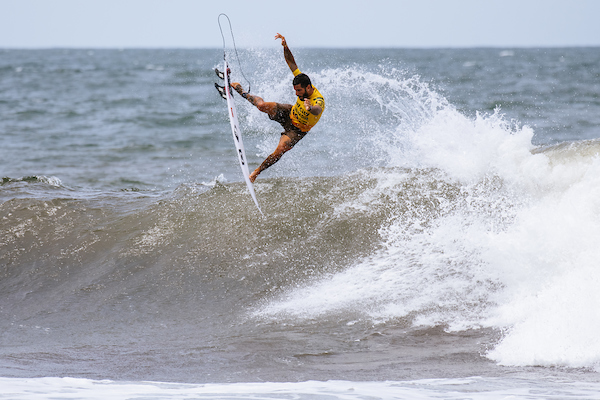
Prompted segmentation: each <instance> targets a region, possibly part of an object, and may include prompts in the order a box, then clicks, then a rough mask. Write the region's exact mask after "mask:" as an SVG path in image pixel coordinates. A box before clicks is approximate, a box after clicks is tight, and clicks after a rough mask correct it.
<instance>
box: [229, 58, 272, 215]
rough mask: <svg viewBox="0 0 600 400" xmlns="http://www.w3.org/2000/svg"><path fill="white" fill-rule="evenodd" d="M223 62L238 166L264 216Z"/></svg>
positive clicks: (257, 206)
mask: <svg viewBox="0 0 600 400" xmlns="http://www.w3.org/2000/svg"><path fill="white" fill-rule="evenodd" d="M224 64H225V69H224V70H223V75H224V79H225V93H226V95H227V108H228V111H229V112H228V114H229V122H230V124H231V132H232V133H233V142H234V143H235V149H236V152H237V155H238V160H239V162H240V167H241V168H242V175H244V180H245V181H246V186H248V190H250V195H251V196H252V200H254V204H256V208H258V211H260V213H261V214H262V216H264V214H263V212H262V210H261V209H260V206H259V205H258V200H256V194H255V193H254V185H253V184H252V182H250V171H249V170H248V163H247V161H246V152H245V151H244V142H243V141H242V131H241V129H240V123H239V122H238V118H237V111H236V109H235V102H234V100H233V93H231V88H230V87H229V74H228V73H227V72H228V71H229V66H228V65H227V61H225V62H224Z"/></svg>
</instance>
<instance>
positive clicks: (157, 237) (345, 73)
mask: <svg viewBox="0 0 600 400" xmlns="http://www.w3.org/2000/svg"><path fill="white" fill-rule="evenodd" d="M292 50H293V52H294V55H295V57H296V61H297V62H298V64H299V66H300V68H301V70H302V71H303V72H306V73H307V74H309V76H311V79H312V80H313V82H314V84H315V85H316V86H317V87H318V88H319V90H320V91H321V93H322V94H323V95H324V96H325V98H326V101H327V108H326V110H325V114H324V115H323V117H322V118H321V121H320V122H319V124H318V125H317V126H316V127H315V128H314V129H313V130H312V131H311V132H310V134H309V135H307V136H306V137H305V138H304V139H303V140H302V141H301V142H300V143H299V144H298V145H297V146H296V147H295V148H294V149H293V150H292V151H290V152H288V153H287V154H286V155H285V156H284V157H283V158H282V160H281V161H280V162H279V163H277V164H276V165H274V166H273V167H271V168H270V169H268V170H266V171H265V172H263V173H262V174H261V175H260V176H259V178H258V179H257V181H256V183H255V190H256V193H257V197H258V201H259V203H260V205H261V208H262V210H263V212H264V214H265V217H263V216H261V215H260V213H259V212H258V210H257V209H256V207H255V206H254V204H253V202H252V199H251V197H250V194H249V192H248V190H247V189H246V186H245V184H244V182H243V177H242V176H241V172H240V169H239V165H238V163H237V157H236V154H235V152H234V146H233V140H232V137H231V132H230V128H229V122H228V120H227V112H226V103H225V101H224V100H223V99H221V98H220V97H219V95H218V94H217V92H216V91H215V89H214V82H217V81H218V78H217V77H216V75H215V74H214V71H213V69H214V68H215V67H219V66H220V65H221V64H222V59H223V52H222V51H220V50H206V49H205V50H132V49H125V50H117V49H115V50H98V49H94V50H87V49H68V50H67V49H64V50H63V49H52V50H14V49H11V50H0V160H1V161H0V177H1V178H2V181H0V399H72V398H90V399H93V398H99V399H100V398H114V399H159V398H160V399H164V398H194V399H196V398H222V399H225V398H226V399H263V398H264V399H267V398H268V399H273V398H281V399H292V398H293V399H329V398H332V399H333V398H339V399H364V398H384V399H417V398H422V399H435V398H449V399H464V398H472V399H491V398H523V399H534V398H536V399H537V398H540V399H542V398H543V399H565V398H577V399H579V398H600V336H599V335H598V332H600V291H599V290H598V287H599V286H600V269H599V268H598V265H599V262H600V246H598V242H599V241H600V156H599V153H600V48H556V49H554V48H547V49H452V50H449V49H446V50H436V49H429V50H402V49H363V50H355V49H336V50H327V49H292ZM239 55H240V59H239V64H238V60H236V58H235V54H234V53H228V59H229V61H230V65H231V66H232V68H233V76H232V78H233V80H237V81H240V82H241V83H242V84H243V85H244V86H245V87H246V88H248V85H250V90H251V92H252V93H255V94H258V95H260V96H261V97H263V98H265V99H266V100H273V101H278V102H288V103H289V102H292V101H294V98H293V95H294V93H293V91H292V87H291V74H290V72H289V70H288V69H287V66H286V65H285V62H284V60H283V55H282V54H281V49H280V48H273V49H243V50H241V51H240V52H239ZM240 64H241V68H240ZM240 70H243V72H244V74H243V75H245V76H243V75H242V74H241V71H240ZM246 78H247V79H246ZM237 100H238V102H237V108H238V112H239V114H240V122H241V125H242V130H243V134H244V143H245V146H246V156H247V158H248V160H249V163H250V169H251V170H252V169H253V168H255V167H256V166H258V164H259V163H260V162H261V161H262V160H263V159H264V158H265V157H266V156H267V155H268V154H270V153H271V152H272V151H273V149H274V148H275V146H276V143H277V141H278V139H279V134H280V132H281V128H280V126H279V125H278V124H276V123H274V122H272V121H270V120H269V119H268V118H267V117H266V116H265V115H264V114H261V113H260V112H259V111H257V110H256V109H254V108H253V107H251V106H250V105H249V104H248V103H247V102H246V101H244V100H243V99H241V98H240V97H237Z"/></svg>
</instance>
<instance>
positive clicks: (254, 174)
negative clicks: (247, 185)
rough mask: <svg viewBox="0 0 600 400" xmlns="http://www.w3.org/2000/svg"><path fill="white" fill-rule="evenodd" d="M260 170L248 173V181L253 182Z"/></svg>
mask: <svg viewBox="0 0 600 400" xmlns="http://www.w3.org/2000/svg"><path fill="white" fill-rule="evenodd" d="M259 173H260V172H257V170H254V172H252V173H251V174H250V182H252V183H254V181H255V180H256V177H257V176H258V174H259Z"/></svg>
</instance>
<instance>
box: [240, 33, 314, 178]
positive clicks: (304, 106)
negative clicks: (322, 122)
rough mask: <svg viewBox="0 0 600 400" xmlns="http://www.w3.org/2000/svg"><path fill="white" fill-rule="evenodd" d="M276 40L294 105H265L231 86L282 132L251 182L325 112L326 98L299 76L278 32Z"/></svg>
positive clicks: (265, 102) (289, 52)
mask: <svg viewBox="0 0 600 400" xmlns="http://www.w3.org/2000/svg"><path fill="white" fill-rule="evenodd" d="M275 39H281V45H282V46H283V56H284V57H285V61H286V62H287V65H288V67H290V69H291V70H292V73H293V74H294V80H293V82H292V84H293V85H294V90H295V91H296V96H298V99H297V100H296V104H294V105H291V104H280V103H275V102H267V101H264V100H263V99H262V98H260V97H258V96H254V95H251V94H250V93H246V92H244V90H243V89H242V85H240V84H239V83H237V82H232V83H231V87H232V88H233V89H235V91H236V92H238V93H239V94H240V95H241V96H242V97H243V98H245V99H246V100H248V101H249V102H250V103H251V104H253V105H254V106H256V108H258V109H259V110H260V111H262V112H264V113H267V115H268V116H269V118H270V119H272V120H273V121H277V122H279V123H280V124H281V126H283V129H284V131H283V132H282V133H281V139H279V144H278V145H277V148H276V149H275V151H274V152H273V154H271V155H270V156H269V157H267V158H266V159H265V161H263V162H262V164H260V166H259V167H258V168H256V169H255V170H254V172H252V173H251V174H250V181H251V182H254V181H255V180H256V177H257V176H258V174H260V173H261V172H262V171H264V170H265V169H267V168H269V167H270V166H271V165H273V164H275V163H276V162H277V161H279V159H280V158H281V156H283V154H284V153H285V152H286V151H288V150H291V149H292V148H293V147H294V145H295V144H296V143H298V142H299V141H300V139H302V138H303V137H304V135H306V134H307V133H308V131H309V130H310V129H311V128H312V127H313V126H315V124H316V123H317V122H318V121H319V118H321V114H323V110H325V99H324V98H323V96H322V95H321V93H319V91H318V90H317V88H316V87H314V86H313V85H312V83H311V81H310V78H309V77H308V76H307V75H306V74H303V73H301V72H300V70H299V69H298V66H297V65H296V61H295V60H294V56H293V55H292V52H291V51H290V49H289V47H288V45H287V43H286V41H285V38H284V37H283V35H281V34H279V33H278V34H277V35H275Z"/></svg>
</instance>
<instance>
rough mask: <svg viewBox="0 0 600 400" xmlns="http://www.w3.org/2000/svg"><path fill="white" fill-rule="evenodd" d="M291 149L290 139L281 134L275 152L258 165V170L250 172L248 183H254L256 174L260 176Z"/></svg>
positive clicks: (292, 144)
mask: <svg viewBox="0 0 600 400" xmlns="http://www.w3.org/2000/svg"><path fill="white" fill-rule="evenodd" d="M284 133H285V132H284ZM292 147H294V143H293V141H292V139H290V137H289V136H287V135H285V134H282V135H281V139H279V144H278V145H277V148H276V149H275V151H274V152H273V154H271V155H270V156H269V157H267V158H266V159H265V161H263V162H262V164H260V166H259V167H258V168H256V169H255V170H254V172H252V173H251V174H250V182H253V183H254V181H255V180H256V177H257V176H258V174H260V173H261V172H263V171H264V170H265V169H267V168H269V167H270V166H271V165H273V164H275V163H276V162H277V161H279V159H281V157H282V156H283V155H284V154H285V153H286V152H287V151H289V150H291V149H292Z"/></svg>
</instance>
